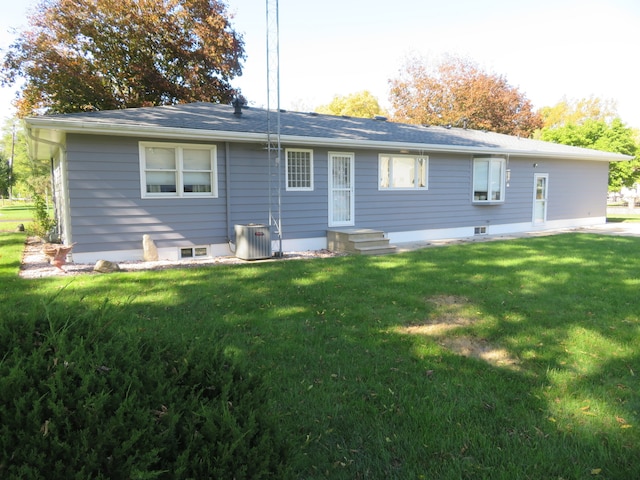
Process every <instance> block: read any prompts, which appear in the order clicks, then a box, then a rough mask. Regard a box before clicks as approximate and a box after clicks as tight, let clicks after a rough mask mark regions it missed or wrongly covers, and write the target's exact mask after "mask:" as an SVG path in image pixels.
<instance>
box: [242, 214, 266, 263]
mask: <svg viewBox="0 0 640 480" xmlns="http://www.w3.org/2000/svg"><path fill="white" fill-rule="evenodd" d="M234 228H235V232H236V257H238V258H241V259H242V260H261V259H263V258H271V229H270V227H269V225H264V224H256V223H250V224H248V225H235V226H234Z"/></svg>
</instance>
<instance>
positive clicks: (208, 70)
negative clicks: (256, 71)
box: [0, 0, 245, 116]
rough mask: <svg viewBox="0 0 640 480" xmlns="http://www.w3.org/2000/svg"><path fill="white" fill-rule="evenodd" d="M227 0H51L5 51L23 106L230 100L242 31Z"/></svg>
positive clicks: (2, 69) (70, 108)
mask: <svg viewBox="0 0 640 480" xmlns="http://www.w3.org/2000/svg"><path fill="white" fill-rule="evenodd" d="M230 18H231V17H230V15H229V14H228V12H227V6H226V4H225V3H224V2H223V1H221V0H43V1H42V2H41V3H40V4H39V6H38V7H37V8H36V9H35V10H34V12H33V13H32V14H31V15H30V16H29V18H28V22H29V28H28V29H27V30H25V31H23V32H22V33H21V34H20V35H19V36H18V39H17V40H16V41H15V42H14V43H13V44H12V45H11V46H10V47H9V48H8V50H7V51H6V52H4V59H3V61H2V64H1V65H0V74H1V78H2V82H3V84H5V85H7V84H13V83H15V82H16V81H17V80H18V79H24V80H25V82H24V86H23V87H22V90H21V92H20V98H19V99H18V102H17V105H18V112H19V115H21V116H24V115H27V114H32V113H34V112H44V113H68V112H77V111H86V110H109V109H118V108H127V107H140V106H151V105H167V104H175V103H180V102H191V101H214V102H215V101H221V102H227V101H229V100H230V99H231V98H232V96H233V95H234V93H235V92H234V89H233V88H232V87H231V84H230V81H231V80H232V79H233V78H235V77H236V76H238V75H240V74H241V73H242V70H241V62H242V61H243V60H244V58H245V54H244V40H243V38H242V36H241V35H239V34H237V33H236V32H235V31H234V30H233V28H232V26H231V23H230Z"/></svg>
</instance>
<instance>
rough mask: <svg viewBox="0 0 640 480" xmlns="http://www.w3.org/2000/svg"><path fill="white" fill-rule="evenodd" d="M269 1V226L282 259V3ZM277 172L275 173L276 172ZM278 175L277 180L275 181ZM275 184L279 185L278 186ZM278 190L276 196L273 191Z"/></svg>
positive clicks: (274, 0) (275, 0)
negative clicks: (280, 14) (280, 17)
mask: <svg viewBox="0 0 640 480" xmlns="http://www.w3.org/2000/svg"><path fill="white" fill-rule="evenodd" d="M266 2H267V151H268V152H269V225H270V226H273V227H274V228H275V233H276V234H277V236H278V251H277V252H276V253H275V256H277V257H282V255H283V253H282V194H281V192H282V162H281V158H280V155H281V146H280V21H279V18H278V0H266ZM274 171H275V173H274ZM274 175H275V176H277V181H275V182H274V178H273V177H274ZM274 184H275V185H274ZM274 189H275V190H276V192H275V193H274V191H273V190H274Z"/></svg>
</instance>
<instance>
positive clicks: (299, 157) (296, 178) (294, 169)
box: [285, 148, 313, 191]
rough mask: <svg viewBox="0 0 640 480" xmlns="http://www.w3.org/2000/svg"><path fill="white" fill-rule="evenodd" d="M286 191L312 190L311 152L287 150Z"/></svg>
mask: <svg viewBox="0 0 640 480" xmlns="http://www.w3.org/2000/svg"><path fill="white" fill-rule="evenodd" d="M285 155H286V158H287V168H286V176H287V178H286V182H287V190H292V191H296V190H298V191H311V190H313V150H303V149H297V148H296V149H293V148H287V149H286V150H285Z"/></svg>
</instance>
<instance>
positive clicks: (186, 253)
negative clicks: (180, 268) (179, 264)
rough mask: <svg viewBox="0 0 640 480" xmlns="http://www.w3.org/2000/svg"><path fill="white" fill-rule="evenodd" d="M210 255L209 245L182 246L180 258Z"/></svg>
mask: <svg viewBox="0 0 640 480" xmlns="http://www.w3.org/2000/svg"><path fill="white" fill-rule="evenodd" d="M207 256H209V249H208V248H207V247H202V246H201V247H182V248H180V258H196V257H207Z"/></svg>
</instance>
